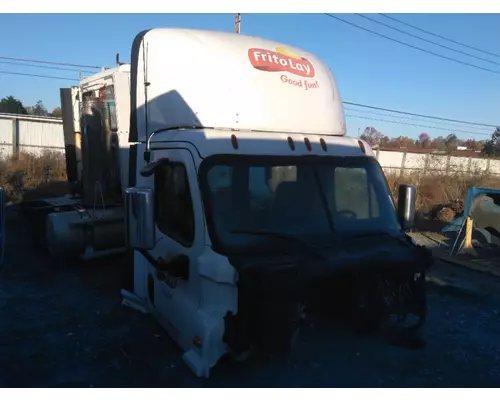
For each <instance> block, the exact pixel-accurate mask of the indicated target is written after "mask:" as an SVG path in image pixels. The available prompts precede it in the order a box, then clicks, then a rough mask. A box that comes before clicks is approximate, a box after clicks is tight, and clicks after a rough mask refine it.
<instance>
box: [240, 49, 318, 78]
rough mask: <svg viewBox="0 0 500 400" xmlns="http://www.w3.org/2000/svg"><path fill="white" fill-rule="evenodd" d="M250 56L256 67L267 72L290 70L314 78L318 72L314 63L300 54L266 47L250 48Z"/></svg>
mask: <svg viewBox="0 0 500 400" xmlns="http://www.w3.org/2000/svg"><path fill="white" fill-rule="evenodd" d="M248 58H249V60H250V63H251V64H252V66H253V67H254V68H255V69H258V70H260V71H267V72H290V73H292V74H295V75H299V76H303V77H305V78H312V77H314V75H315V74H316V71H315V70H314V66H313V65H312V63H311V62H310V61H309V60H308V59H306V58H304V57H298V56H289V55H287V54H283V53H279V52H277V51H271V50H266V49H259V48H251V49H248Z"/></svg>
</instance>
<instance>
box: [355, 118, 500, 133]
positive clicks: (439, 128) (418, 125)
mask: <svg viewBox="0 0 500 400" xmlns="http://www.w3.org/2000/svg"><path fill="white" fill-rule="evenodd" d="M345 116H346V117H351V118H358V119H367V120H370V121H380V122H388V123H391V124H399V125H409V126H415V127H419V128H429V129H437V130H441V131H448V132H460V133H468V134H471V135H482V136H488V137H491V134H488V133H484V132H470V131H463V130H461V129H448V128H442V127H438V126H429V125H420V124H410V123H408V122H401V121H391V120H387V119H380V118H370V117H364V116H361V115H351V114H346V115H345Z"/></svg>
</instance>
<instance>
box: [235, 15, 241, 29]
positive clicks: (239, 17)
mask: <svg viewBox="0 0 500 400" xmlns="http://www.w3.org/2000/svg"><path fill="white" fill-rule="evenodd" d="M240 24H241V14H240V13H237V14H236V15H235V18H234V31H235V32H236V33H238V34H239V33H240Z"/></svg>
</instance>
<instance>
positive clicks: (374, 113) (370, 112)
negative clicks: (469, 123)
mask: <svg viewBox="0 0 500 400" xmlns="http://www.w3.org/2000/svg"><path fill="white" fill-rule="evenodd" d="M344 110H346V111H354V112H358V113H368V114H372V115H377V116H381V117H390V118H402V119H406V120H408V121H417V122H419V121H420V122H430V121H428V120H425V119H418V118H413V117H410V116H402V115H394V114H384V113H378V112H376V111H370V110H362V109H359V108H358V109H357V108H347V107H344ZM434 123H435V124H440V125H447V126H451V127H455V128H464V126H457V125H454V124H453V123H450V122H441V121H434ZM477 129H485V130H486V129H488V130H489V131H490V132H491V129H490V128H487V127H478V128H477Z"/></svg>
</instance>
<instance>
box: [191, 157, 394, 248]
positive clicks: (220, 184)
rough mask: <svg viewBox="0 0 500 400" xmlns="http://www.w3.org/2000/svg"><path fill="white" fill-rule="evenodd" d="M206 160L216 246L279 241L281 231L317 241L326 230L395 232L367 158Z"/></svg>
mask: <svg viewBox="0 0 500 400" xmlns="http://www.w3.org/2000/svg"><path fill="white" fill-rule="evenodd" d="M205 163H207V164H205V165H202V168H201V170H200V182H201V186H202V191H203V197H204V201H205V209H206V211H207V220H208V224H209V230H210V233H211V236H212V241H213V242H215V243H214V244H217V245H220V246H223V247H226V248H227V247H232V246H237V247H241V246H244V247H247V246H250V247H254V246H262V245H264V246H265V245H266V244H269V245H272V246H279V243H281V244H283V238H287V237H288V238H290V239H301V240H303V241H306V242H307V241H308V240H314V241H315V243H319V242H320V241H321V239H322V238H324V239H325V240H331V238H332V234H333V235H339V236H349V235H358V234H361V235H363V234H369V233H375V232H386V233H392V232H394V233H397V232H399V231H400V225H399V223H398V221H397V218H396V214H395V209H394V205H393V202H392V199H391V197H390V194H389V190H388V187H387V183H386V180H385V178H384V175H383V173H382V170H381V168H380V166H379V164H378V163H377V162H376V161H375V160H374V159H372V158H370V157H321V159H320V160H318V158H314V159H313V158H307V157H301V158H299V157H294V158H290V157H287V158H286V159H285V158H283V159H280V158H279V157H272V158H269V159H268V158H267V157H249V156H245V157H243V156H239V157H232V156H231V157H230V156H226V157H224V156H219V158H217V159H214V160H210V161H209V160H206V161H205ZM274 239H281V240H274ZM293 242H294V241H293V240H291V241H290V243H293ZM295 242H296V240H295ZM295 245H297V243H295Z"/></svg>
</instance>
